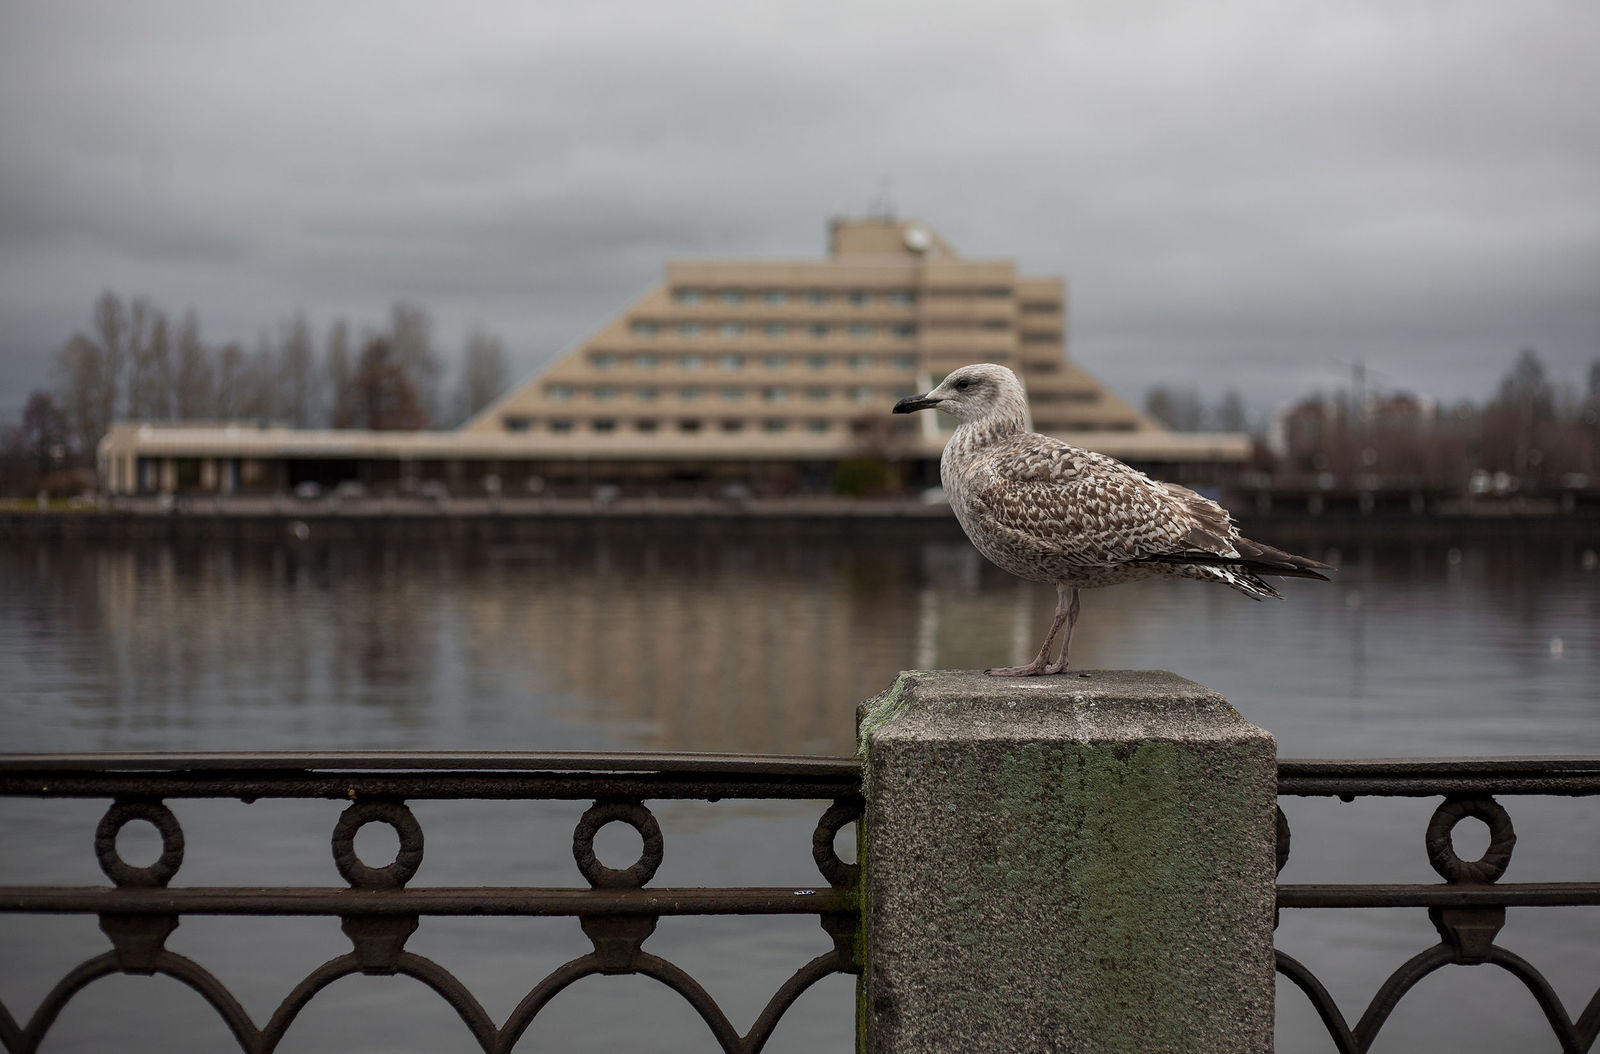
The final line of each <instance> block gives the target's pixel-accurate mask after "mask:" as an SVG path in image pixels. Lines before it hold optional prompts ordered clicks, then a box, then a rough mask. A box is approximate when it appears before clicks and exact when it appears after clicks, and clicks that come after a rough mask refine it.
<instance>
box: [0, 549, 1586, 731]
mask: <svg viewBox="0 0 1600 1054" xmlns="http://www.w3.org/2000/svg"><path fill="white" fill-rule="evenodd" d="M1333 541H1334V542H1337V543H1338V544H1337V545H1332V544H1329V542H1328V541H1327V540H1320V541H1319V540H1318V539H1315V538H1309V539H1307V538H1296V539H1294V542H1295V544H1300V545H1301V546H1302V547H1303V548H1304V547H1310V548H1311V549H1312V550H1313V551H1321V552H1324V553H1326V554H1328V555H1331V556H1333V557H1335V559H1336V560H1337V561H1338V562H1340V563H1341V564H1342V565H1343V566H1342V568H1341V572H1340V574H1339V575H1338V577H1337V580H1336V581H1335V582H1334V583H1332V584H1327V585H1324V584H1322V583H1300V582H1295V583H1290V584H1289V590H1288V591H1289V594H1290V598H1289V600H1288V601H1287V602H1286V603H1283V604H1258V603H1254V602H1251V601H1249V600H1246V599H1245V598H1242V597H1239V596H1236V595H1234V594H1233V593H1231V592H1229V591H1227V590H1223V589H1218V588H1214V587H1208V586H1207V585H1206V584H1204V583H1190V582H1173V581H1164V580H1163V581H1154V582H1144V583H1134V584H1130V585H1127V586H1121V587H1117V588H1114V589H1110V590H1102V591H1091V592H1089V593H1087V594H1086V595H1085V600H1084V606H1085V616H1086V617H1085V618H1084V620H1083V622H1082V624H1081V627H1080V632H1079V634H1078V636H1077V637H1076V638H1075V640H1074V649H1073V654H1074V659H1075V661H1076V663H1077V664H1078V665H1080V666H1082V667H1086V668H1093V667H1096V666H1156V667H1165V668H1169V669H1174V670H1176V671H1177V672H1180V673H1182V674H1184V675H1186V676H1189V677H1192V678H1194V679H1195V680H1199V681H1201V682H1202V683H1206V684H1208V685H1210V686H1212V687H1215V688H1217V689H1218V690H1219V691H1222V692H1223V693H1224V694H1225V695H1227V696H1229V698H1230V699H1232V700H1233V701H1234V702H1235V703H1236V704H1237V705H1239V706H1240V707H1241V708H1242V709H1244V710H1245V712H1246V713H1247V715H1249V716H1250V717H1251V718H1252V719H1254V720H1256V721H1257V722H1258V723H1261V724H1263V725H1265V726H1266V727H1269V728H1271V729H1273V730H1274V731H1275V732H1276V733H1277V734H1278V735H1279V737H1280V741H1281V742H1282V744H1283V749H1284V750H1285V752H1287V753H1302V754H1332V753H1358V754H1360V753H1368V754H1371V753H1395V752H1396V751H1397V750H1403V751H1409V752H1414V753H1429V752H1433V753H1437V752H1441V751H1446V750H1458V751H1475V752H1479V753H1483V752H1489V753H1498V752H1504V751H1505V750H1507V749H1510V748H1511V747H1512V746H1516V747H1517V749H1521V750H1524V751H1529V750H1533V751H1536V750H1540V749H1574V746H1573V743H1572V740H1571V737H1572V736H1574V735H1575V736H1577V737H1578V739H1579V740H1580V741H1582V740H1583V739H1584V738H1585V737H1588V739H1587V742H1588V743H1589V745H1590V746H1591V747H1595V746H1596V745H1597V741H1596V740H1595V739H1594V738H1593V736H1594V733H1593V732H1592V731H1591V724H1592V722H1590V721H1588V720H1586V718H1587V717H1588V716H1589V714H1588V710H1589V701H1590V699H1591V696H1592V692H1591V686H1592V684H1593V680H1592V677H1593V675H1594V674H1595V672H1596V665H1595V664H1596V648H1595V644H1596V633H1597V630H1596V626H1597V625H1600V621H1597V620H1596V618H1595V615H1596V613H1597V607H1600V599H1597V598H1600V571H1597V570H1596V569H1594V568H1593V567H1590V568H1588V569H1586V568H1585V567H1584V566H1583V562H1584V556H1583V554H1584V552H1585V545H1584V539H1582V538H1574V539H1562V538H1559V537H1558V538H1554V539H1551V538H1536V537H1522V538H1517V539H1510V540H1505V539H1502V540H1498V541H1492V540H1473V539H1470V538H1468V539H1451V540H1446V541H1433V540H1428V541H1407V540H1396V539H1390V540H1384V539H1379V538H1371V537H1368V538H1362V537H1350V538H1338V539H1333ZM0 587H3V593H0V597H3V599H0V660H4V661H5V669H7V670H8V671H9V673H8V677H7V701H6V703H5V704H4V705H5V706H6V708H7V710H8V714H7V716H8V717H9V718H10V719H11V724H12V727H13V729H14V730H15V731H14V733H13V735H14V737H15V745H16V747H17V748H38V749H84V748H96V749H120V748H129V749H133V748H150V749H173V748H177V747H180V746H182V747H205V748H235V749H251V748H274V747H286V748H306V749H315V748H334V747H339V748H360V747H369V746H370V747H379V746H386V747H396V746H399V747H415V748H429V747H459V748H467V747H501V746H516V747H525V748H540V747H548V748H556V747H589V746H594V747H615V748H658V749H697V750H732V751H759V752H773V753H803V752H830V753H847V752H849V751H850V750H851V749H852V747H853V743H852V730H851V713H852V708H853V706H854V704H855V703H856V702H857V701H858V700H860V699H863V698H866V697H868V696H870V695H873V694H875V693H876V692H878V691H881V690H882V689H883V688H884V687H885V686H886V685H887V684H888V683H889V682H890V681H891V680H892V678H893V677H894V675H895V673H896V672H897V671H899V670H901V669H904V668H908V667H923V668H926V667H961V668H973V667H983V666H989V665H998V664H1002V663H1009V662H1016V661H1019V660H1021V659H1024V658H1026V656H1027V655H1028V654H1030V647H1031V644H1030V642H1031V641H1032V640H1033V639H1034V638H1036V637H1037V636H1038V633H1039V629H1040V627H1041V626H1043V625H1044V624H1046V623H1047V621H1048V619H1049V616H1050V610H1051V606H1052V605H1053V603H1054V594H1053V591H1052V590H1050V589H1049V588H1048V587H1045V586H1039V585H1035V584H1032V583H1024V582H1020V581H1018V580H1016V579H1013V578H1011V577H1009V576H1007V575H1005V574H1003V573H1001V572H999V571H997V570H995V569H994V568H992V567H990V566H989V565H987V564H986V563H985V562H984V561H982V559H981V558H980V557H978V556H977V554H976V553H975V552H974V551H973V550H972V548H971V546H969V545H968V544H967V543H966V541H965V540H964V539H962V538H961V537H960V536H959V534H958V533H957V532H956V530H955V528H954V527H953V525H948V524H910V525H892V524H891V525H851V526H848V527H844V528H833V529H829V528H826V527H804V526H797V525H778V524H751V525H735V524H706V525H693V524H668V525H664V526H663V525H629V524H611V523H605V524H600V525H583V526H580V525H573V524H566V525H542V526H539V527H537V528H529V527H523V528H520V529H513V528H510V527H500V528H499V529H498V530H492V529H489V528H483V529H481V530H478V531H475V532H472V533H469V534H468V535H465V536H455V537H450V536H444V535H438V536H429V535H423V536H420V537H419V536H414V535H408V534H406V533H403V532H400V531H398V530H397V531H394V532H391V533H383V532H377V533H376V534H375V535H373V536H364V535H362V534H356V533H351V534H350V535H349V536H347V537H345V538H343V539H334V538H329V539H318V538H313V539H312V540H311V541H310V542H308V543H300V542H297V541H295V540H293V539H292V538H290V537H289V536H288V535H287V534H281V533H278V532H277V531H273V532H272V533H270V534H269V535H267V536H266V537H264V538H235V539H230V540H209V541H186V540H185V541H180V540H169V539H159V540H148V541H135V542H121V543H99V544H95V543H86V542H83V543H69V542H45V543H40V544H37V545H19V546H13V547H11V548H10V549H9V550H8V551H7V552H6V553H5V554H4V555H3V556H0ZM1552 641H1559V644H1557V645H1552V643H1551V642H1552ZM1508 703H1509V704H1514V705H1515V706H1518V707H1520V708H1522V709H1523V710H1524V711H1525V712H1527V714H1528V716H1533V715H1535V714H1537V715H1538V717H1539V718H1540V720H1539V721H1538V722H1535V723H1532V724H1529V725H1527V726H1525V727H1522V728H1520V729H1517V730H1516V735H1515V737H1514V738H1515V739H1516V740H1518V742H1517V743H1508V742H1503V741H1502V740H1503V739H1504V734H1505V732H1506V727H1505V723H1504V720H1503V719H1504V717H1505V716H1506V710H1505V706H1506V705H1507V704H1508ZM1580 703H1581V704H1582V705H1581V706H1580V705H1578V704H1580ZM24 717H25V718H26V720H22V721H18V720H17V719H18V718H24ZM1341 718H1358V719H1359V720H1360V721H1361V722H1362V724H1361V725H1358V726H1357V727H1346V726H1344V725H1342V724H1341V720H1340V719H1341ZM1478 719H1481V721H1479V723H1477V724H1475V723H1474V722H1475V720H1478ZM1430 724H1432V725H1433V727H1432V728H1431V729H1429V728H1428V726H1429V725H1430ZM1363 728H1366V729H1368V730H1369V731H1371V732H1372V734H1370V735H1369V734H1365V733H1364V732H1363ZM1423 730H1427V731H1425V732H1424V733H1423V734H1418V733H1419V732H1423ZM1396 736H1399V737H1400V739H1398V740H1397V739H1396ZM1408 737H1409V740H1408ZM1451 743H1454V744H1456V745H1455V746H1454V747H1451V746H1450V745H1449V744H1451ZM1541 744H1543V745H1541Z"/></svg>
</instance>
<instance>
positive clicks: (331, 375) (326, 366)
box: [323, 318, 359, 428]
mask: <svg viewBox="0 0 1600 1054" xmlns="http://www.w3.org/2000/svg"><path fill="white" fill-rule="evenodd" d="M323 373H324V376H325V382H324V383H325V386H326V388H327V390H328V392H329V400H328V426H329V427H330V428H354V427H356V421H357V418H358V416H359V414H358V411H357V409H356V398H355V389H354V379H355V373H354V371H353V370H352V369H351V367H350V327H349V326H348V325H346V324H345V321H344V319H342V318H341V319H336V320H335V321H334V323H333V327H332V328H331V329H329V330H328V352H327V355H326V356H325V358H324V360H323Z"/></svg>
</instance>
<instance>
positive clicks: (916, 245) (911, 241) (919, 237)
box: [905, 223, 933, 253]
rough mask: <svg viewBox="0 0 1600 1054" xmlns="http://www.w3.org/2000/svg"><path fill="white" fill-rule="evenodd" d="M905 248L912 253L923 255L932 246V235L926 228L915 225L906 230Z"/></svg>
mask: <svg viewBox="0 0 1600 1054" xmlns="http://www.w3.org/2000/svg"><path fill="white" fill-rule="evenodd" d="M905 240H906V248H907V249H910V250H911V251H912V252H914V253H925V252H927V251H928V249H929V248H931V247H932V246H933V235H932V234H931V233H929V231H928V228H926V227H922V226H919V225H917V224H915V223H913V224H911V225H910V226H909V227H907V228H906V233H905Z"/></svg>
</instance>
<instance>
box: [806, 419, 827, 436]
mask: <svg viewBox="0 0 1600 1054" xmlns="http://www.w3.org/2000/svg"><path fill="white" fill-rule="evenodd" d="M828 427H829V424H828V422H827V421H825V420H823V419H822V418H820V417H813V418H811V419H810V420H809V421H807V422H806V431H808V432H826V431H827V430H828Z"/></svg>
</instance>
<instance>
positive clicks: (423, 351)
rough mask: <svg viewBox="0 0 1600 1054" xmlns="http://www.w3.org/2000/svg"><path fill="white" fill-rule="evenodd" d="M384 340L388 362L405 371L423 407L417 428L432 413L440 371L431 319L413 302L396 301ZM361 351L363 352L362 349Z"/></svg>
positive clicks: (390, 314)
mask: <svg viewBox="0 0 1600 1054" xmlns="http://www.w3.org/2000/svg"><path fill="white" fill-rule="evenodd" d="M386 343H387V344H388V347H389V352H388V356H389V359H390V361H392V363H393V365H395V366H396V367H398V368H399V369H400V370H401V371H402V372H403V373H404V374H405V377H406V381H407V383H408V384H410V386H411V388H412V391H413V392H414V393H416V396H417V401H418V405H419V406H420V407H421V408H422V413H423V420H422V423H421V424H420V425H418V426H417V427H419V428H426V427H428V423H429V421H431V420H432V419H433V418H434V416H435V413H434V410H435V407H434V405H433V403H434V391H435V390H436V389H437V388H438V385H439V374H440V366H439V358H438V356H437V355H435V354H434V351H433V320H432V319H430V318H429V317H428V313H427V312H426V311H424V310H423V309H422V308H420V307H417V306H416V305H415V304H408V303H406V302H404V301H402V302H400V303H398V304H395V305H394V307H393V308H392V309H391V310H390V312H389V333H388V340H387V341H386ZM368 346H369V347H370V346H371V345H370V343H369V345H368ZM362 354H363V355H365V354H366V349H365V348H364V349H362Z"/></svg>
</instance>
